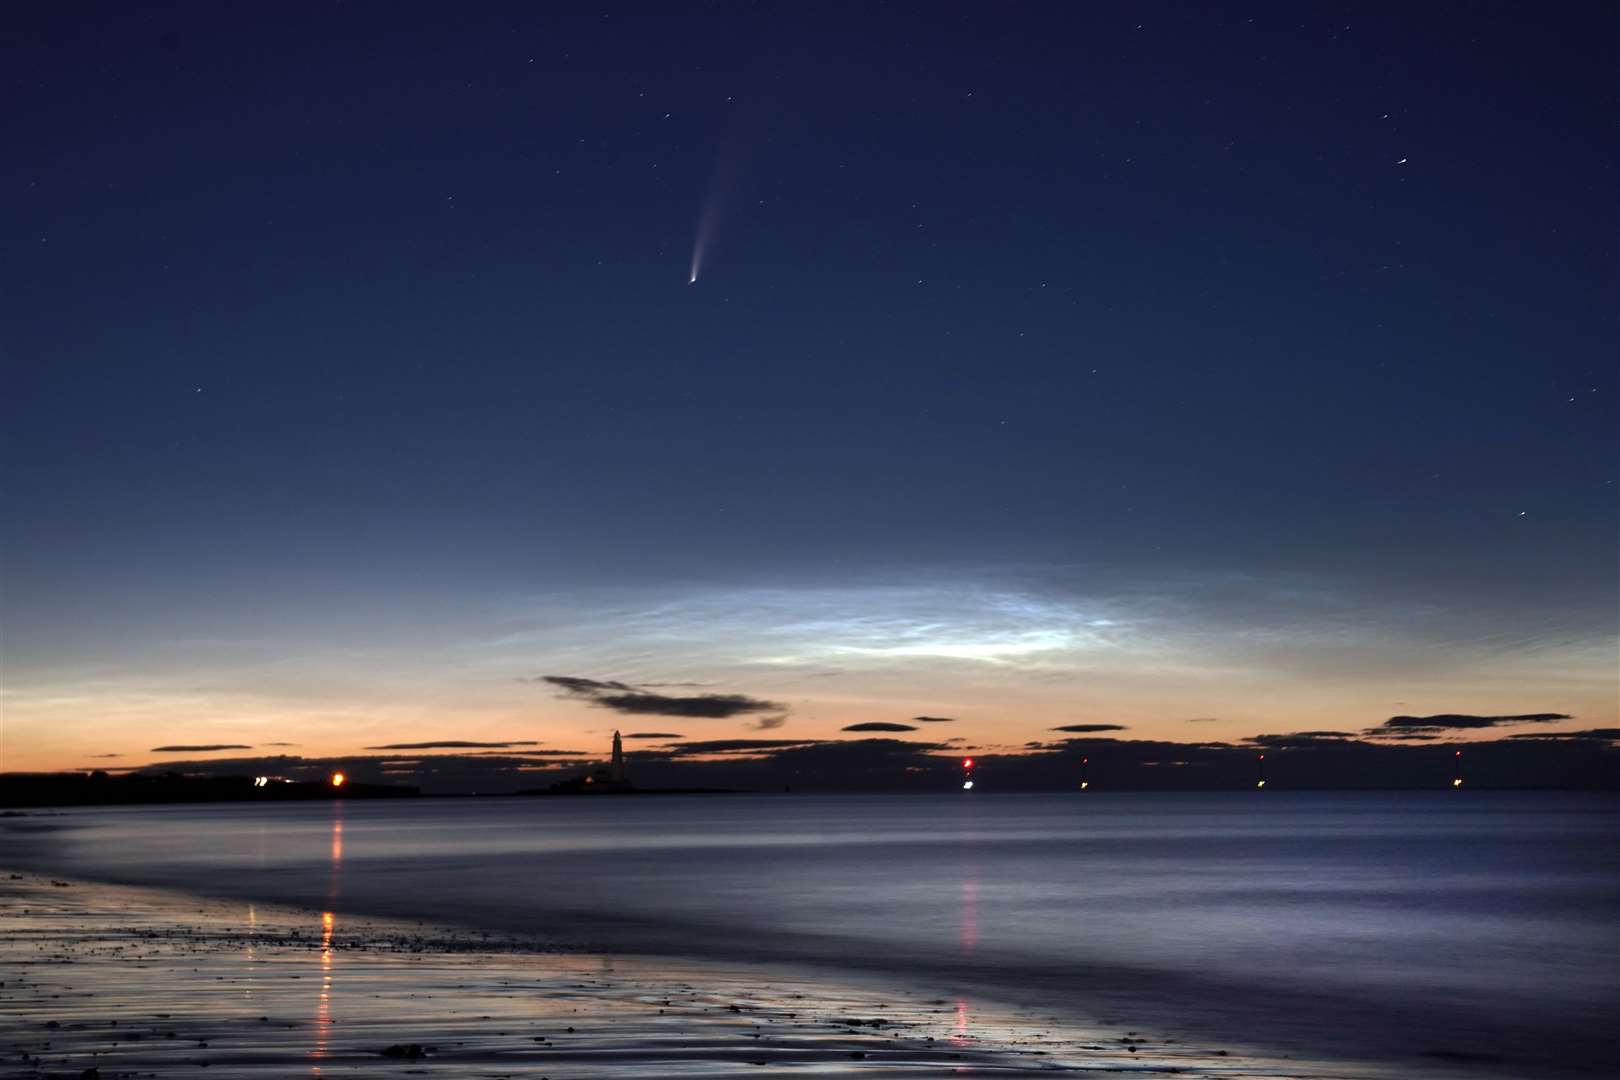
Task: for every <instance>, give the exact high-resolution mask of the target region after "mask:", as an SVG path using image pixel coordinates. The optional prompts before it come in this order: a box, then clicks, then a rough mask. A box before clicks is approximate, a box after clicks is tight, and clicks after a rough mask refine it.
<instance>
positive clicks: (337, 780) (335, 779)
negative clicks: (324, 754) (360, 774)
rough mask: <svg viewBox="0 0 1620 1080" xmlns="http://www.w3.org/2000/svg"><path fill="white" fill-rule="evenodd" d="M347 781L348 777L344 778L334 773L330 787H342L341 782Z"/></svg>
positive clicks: (340, 774) (338, 773)
mask: <svg viewBox="0 0 1620 1080" xmlns="http://www.w3.org/2000/svg"><path fill="white" fill-rule="evenodd" d="M347 779H348V777H347V776H344V775H343V774H342V773H340V772H335V773H333V774H332V786H333V787H342V786H343V781H345V780H347Z"/></svg>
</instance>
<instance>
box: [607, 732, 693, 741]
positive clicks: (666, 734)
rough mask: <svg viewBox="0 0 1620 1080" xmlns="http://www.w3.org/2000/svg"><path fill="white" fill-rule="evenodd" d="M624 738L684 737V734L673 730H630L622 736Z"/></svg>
mask: <svg viewBox="0 0 1620 1080" xmlns="http://www.w3.org/2000/svg"><path fill="white" fill-rule="evenodd" d="M623 737H624V738H626V739H684V738H686V736H685V735H681V734H677V733H676V732H673V731H632V732H631V733H630V734H628V735H625V736H623Z"/></svg>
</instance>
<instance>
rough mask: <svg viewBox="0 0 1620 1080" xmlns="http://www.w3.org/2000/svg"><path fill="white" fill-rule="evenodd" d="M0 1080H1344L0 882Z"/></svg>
mask: <svg viewBox="0 0 1620 1080" xmlns="http://www.w3.org/2000/svg"><path fill="white" fill-rule="evenodd" d="M0 1055H3V1062H0V1076H6V1077H11V1076H15V1077H49V1076H66V1077H77V1076H88V1077H136V1076H139V1077H166V1076H196V1075H199V1072H198V1070H200V1069H207V1072H206V1074H201V1075H206V1076H208V1077H210V1078H211V1080H220V1078H230V1077H255V1078H258V1077H285V1076H309V1077H322V1076H337V1075H341V1076H356V1077H369V1076H439V1077H446V1078H451V1077H480V1078H483V1077H519V1076H521V1077H552V1078H556V1080H564V1078H569V1077H574V1078H588V1077H607V1076H615V1077H671V1076H680V1077H702V1076H735V1075H746V1076H749V1077H756V1078H773V1077H803V1076H807V1075H813V1076H815V1077H817V1078H837V1077H869V1076H872V1075H874V1074H879V1073H882V1074H890V1075H893V1074H904V1075H907V1076H997V1077H1022V1076H1048V1075H1051V1074H1053V1073H1056V1072H1086V1073H1127V1074H1135V1075H1172V1074H1173V1075H1181V1076H1195V1077H1226V1078H1238V1077H1273V1078H1275V1077H1317V1078H1321V1077H1356V1076H1372V1075H1375V1074H1374V1073H1372V1072H1366V1071H1357V1070H1353V1069H1344V1068H1338V1067H1328V1066H1324V1065H1322V1064H1321V1063H1304V1062H1298V1061H1292V1062H1289V1061H1263V1060H1259V1059H1255V1058H1252V1057H1244V1056H1242V1055H1240V1054H1238V1053H1236V1052H1235V1051H1231V1052H1229V1051H1225V1050H1220V1049H1217V1048H1202V1047H1188V1046H1183V1045H1180V1044H1177V1043H1174V1042H1171V1041H1167V1040H1165V1039H1162V1038H1157V1037H1154V1036H1153V1035H1151V1034H1150V1033H1146V1032H1138V1031H1134V1030H1126V1029H1123V1028H1106V1029H1105V1028H1101V1027H1092V1028H1085V1027H1081V1026H1077V1025H1075V1024H1072V1023H1068V1022H1066V1021H1064V1020H1063V1018H1059V1017H1053V1016H1048V1015H1037V1014H1036V1013H1034V1012H1031V1011H1029V1010H1020V1009H1017V1008H1015V1007H1009V1006H998V1005H995V1004H993V1003H988V1002H981V1001H970V1000H966V999H963V998H960V997H955V996H948V995H947V994H945V993H944V992H943V991H942V992H941V993H940V994H939V995H938V996H930V995H925V994H923V993H919V992H917V991H898V990H888V991H885V989H884V988H883V987H881V986H877V985H868V984H841V983H836V982H829V981H827V980H825V979H823V978H821V977H819V976H817V975H814V974H812V973H809V972H794V971H783V970H779V969H776V968H772V969H769V970H765V969H753V968H749V967H744V966H737V965H727V966H719V965H707V964H693V963H684V964H676V963H671V962H669V961H666V960H663V959H659V960H650V959H642V958H637V957H630V956H604V955H579V954H570V953H562V952H555V951H547V950H546V948H545V947H544V945H543V944H541V943H539V942H535V941H515V940H497V939H494V938H491V937H489V936H487V935H478V934H469V933H466V932H464V931H451V930H444V929H440V928H435V927H428V926H422V925H414V926H413V925H403V924H397V923H387V922H381V921H376V920H358V919H350V918H348V917H346V916H344V915H343V914H342V913H341V912H301V911H297V910H294V909H289V908H278V907H266V906H262V905H251V906H250V905H243V904H240V903H225V902H219V901H211V900H200V899H196V898H191V897H186V896H182V895H180V894H173V893H165V892H161V891H156V890H147V889H130V888H123V887H113V886H104V885H93V884H88V883H84V882H78V881H64V880H62V879H52V878H47V877H40V876H37V875H33V874H12V873H9V872H0Z"/></svg>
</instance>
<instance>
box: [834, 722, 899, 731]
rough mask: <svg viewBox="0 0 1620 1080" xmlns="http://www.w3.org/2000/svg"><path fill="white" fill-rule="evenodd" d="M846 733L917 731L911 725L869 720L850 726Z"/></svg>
mask: <svg viewBox="0 0 1620 1080" xmlns="http://www.w3.org/2000/svg"><path fill="white" fill-rule="evenodd" d="M842 730H844V731H916V730H917V729H916V728H915V727H912V726H911V725H910V724H896V723H894V722H893V721H890V720H868V721H866V722H865V723H861V724H850V725H849V726H848V727H845V728H843V729H842Z"/></svg>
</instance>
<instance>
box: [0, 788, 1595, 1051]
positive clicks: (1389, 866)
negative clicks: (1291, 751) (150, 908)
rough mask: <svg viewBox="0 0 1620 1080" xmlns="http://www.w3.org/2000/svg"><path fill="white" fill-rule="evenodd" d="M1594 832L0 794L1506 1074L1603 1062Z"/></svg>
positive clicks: (89, 870)
mask: <svg viewBox="0 0 1620 1080" xmlns="http://www.w3.org/2000/svg"><path fill="white" fill-rule="evenodd" d="M1617 840H1620V800H1616V799H1614V798H1612V797H1606V796H1596V795H1558V794H1489V793H1453V792H1444V793H1435V794H1432V795H1430V794H1421V795H1417V794H1383V793H1378V794H1296V795H1288V794H1280V793H1269V792H1268V793H1265V794H1264V795H1260V794H1258V793H1246V794H1242V795H1239V794H1229V795H1098V796H1091V795H1087V796H1077V795H971V796H969V795H952V796H950V797H943V796H942V797H927V796H891V797H882V796H877V797H869V796H792V795H780V796H685V797H662V798H660V797H637V798H606V799H480V800H437V799H434V800H428V799H423V800H415V801H405V802H355V803H347V804H344V803H330V804H328V803H295V804H284V805H275V806H262V805H242V804H237V805H223V806H206V807H163V808H155V809H148V808H119V809H108V810H75V811H67V812H64V813H63V814H62V815H61V816H33V817H28V818H19V819H7V820H6V821H4V822H0V862H3V863H5V864H8V865H10V866H13V867H26V868H33V869H44V870H56V871H58V872H60V873H64V874H78V875H81V876H84V877H90V878H98V879H102V880H110V881H119V882H128V883H137V884H150V885H160V886H166V887H172V888H181V889H187V890H191V891H195V892H203V893H208V894H213V895H223V896H234V897H241V898H245V899H254V900H279V901H285V902H292V903H297V904H300V905H306V906H311V907H315V908H319V909H322V910H332V911H336V912H352V913H367V914H377V915H387V916H407V917H412V918H419V919H426V920H432V921H438V922H449V923H457V924H462V925H469V926H475V927H487V928H490V929H493V930H499V931H515V932H521V933H523V934H528V935H535V936H538V937H541V938H544V939H548V940H552V941H557V942H561V943H564V944H568V945H575V946H579V947H583V948H614V949H622V950H627V951H635V952H644V953H654V954H659V953H664V954H676V953H678V954H686V955H696V956H705V957H713V958H719V959H737V960H749V961H761V962H766V963H796V964H817V965H823V966H826V967H828V968H834V969H838V970H840V971H842V972H844V973H852V972H853V973H870V974H878V975H881V976H883V977H885V978H888V979H891V980H899V981H902V982H905V983H907V984H915V985H917V986H921V987H937V988H941V989H945V988H949V989H952V990H955V991H960V992H978V993H981V994H984V995H986V996H993V997H998V998H1004V999H1010V1000H1013V1001H1018V1002H1031V1003H1040V1004H1043V1005H1050V1006H1051V1007H1052V1008H1054V1009H1056V1010H1062V1011H1067V1012H1068V1013H1069V1014H1071V1015H1073V1016H1074V1017H1075V1018H1076V1019H1077V1020H1083V1021H1093V1020H1096V1019H1099V1018H1108V1019H1110V1020H1117V1021H1119V1022H1121V1023H1123V1024H1126V1025H1128V1026H1132V1027H1140V1028H1142V1029H1155V1028H1156V1029H1157V1030H1158V1031H1159V1032H1161V1033H1164V1034H1170V1035H1175V1034H1182V1035H1185V1036H1186V1037H1189V1038H1198V1039H1202V1040H1206V1041H1209V1040H1227V1041H1228V1043H1230V1044H1232V1045H1251V1046H1257V1047H1269V1048H1271V1049H1280V1050H1283V1051H1286V1052H1290V1053H1298V1054H1301V1055H1308V1056H1311V1057H1317V1058H1324V1059H1348V1058H1366V1059H1369V1060H1372V1059H1386V1060H1387V1059H1389V1058H1391V1057H1393V1058H1395V1059H1397V1060H1400V1061H1404V1062H1407V1063H1408V1064H1409V1065H1410V1067H1411V1068H1412V1069H1414V1070H1418V1069H1421V1068H1422V1067H1423V1066H1424V1063H1433V1064H1434V1065H1435V1067H1445V1068H1456V1067H1458V1066H1459V1064H1465V1065H1477V1066H1479V1067H1483V1068H1487V1069H1489V1070H1491V1071H1502V1072H1506V1073H1508V1074H1514V1075H1526V1076H1529V1075H1542V1074H1545V1075H1553V1074H1554V1073H1555V1072H1557V1071H1558V1070H1559V1069H1560V1068H1563V1067H1569V1068H1572V1069H1575V1070H1577V1071H1580V1070H1586V1071H1592V1072H1602V1071H1605V1069H1611V1068H1613V1067H1614V1066H1615V1064H1616V1062H1617V1061H1620V1058H1617V1057H1616V1054H1617V1050H1620V1039H1617V1037H1616V1036H1615V1035H1614V1034H1612V1032H1611V1029H1620V1009H1617V1003H1620V843H1617ZM1213 1044H1214V1045H1222V1044H1221V1043H1218V1042H1216V1043H1213Z"/></svg>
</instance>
